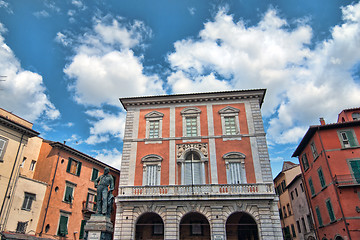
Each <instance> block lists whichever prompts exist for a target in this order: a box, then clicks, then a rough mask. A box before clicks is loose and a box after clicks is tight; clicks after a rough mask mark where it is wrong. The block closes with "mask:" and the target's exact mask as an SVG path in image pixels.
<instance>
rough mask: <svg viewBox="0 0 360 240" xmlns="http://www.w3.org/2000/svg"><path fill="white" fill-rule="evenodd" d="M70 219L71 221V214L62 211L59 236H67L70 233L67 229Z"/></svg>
mask: <svg viewBox="0 0 360 240" xmlns="http://www.w3.org/2000/svg"><path fill="white" fill-rule="evenodd" d="M68 221H69V216H68V215H67V214H64V213H60V219H59V228H58V231H57V235H58V236H60V237H66V235H67V234H68V231H67V229H68V227H67V226H68Z"/></svg>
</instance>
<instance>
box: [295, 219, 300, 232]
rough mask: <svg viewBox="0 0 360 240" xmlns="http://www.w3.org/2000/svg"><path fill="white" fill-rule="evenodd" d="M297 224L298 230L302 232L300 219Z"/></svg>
mask: <svg viewBox="0 0 360 240" xmlns="http://www.w3.org/2000/svg"><path fill="white" fill-rule="evenodd" d="M296 225H297V228H298V232H299V233H301V227H300V222H299V221H296Z"/></svg>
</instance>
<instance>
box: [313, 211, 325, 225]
mask: <svg viewBox="0 0 360 240" xmlns="http://www.w3.org/2000/svg"><path fill="white" fill-rule="evenodd" d="M315 211H316V215H317V219H318V222H319V226H320V227H322V226H324V224H323V221H322V218H321V213H320V209H319V207H316V208H315Z"/></svg>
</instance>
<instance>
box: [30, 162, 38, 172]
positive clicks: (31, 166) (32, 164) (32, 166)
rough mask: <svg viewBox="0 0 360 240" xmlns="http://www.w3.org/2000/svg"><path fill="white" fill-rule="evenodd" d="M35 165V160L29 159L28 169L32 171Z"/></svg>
mask: <svg viewBox="0 0 360 240" xmlns="http://www.w3.org/2000/svg"><path fill="white" fill-rule="evenodd" d="M35 166H36V161H35V160H31V163H30V166H29V171H34V170H35Z"/></svg>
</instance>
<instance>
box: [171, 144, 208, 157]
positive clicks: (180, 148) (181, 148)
mask: <svg viewBox="0 0 360 240" xmlns="http://www.w3.org/2000/svg"><path fill="white" fill-rule="evenodd" d="M188 150H198V151H200V152H201V153H202V154H203V155H204V157H206V158H207V157H208V144H207V143H185V144H177V145H176V156H177V158H184V153H185V152H187V151H188Z"/></svg>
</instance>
